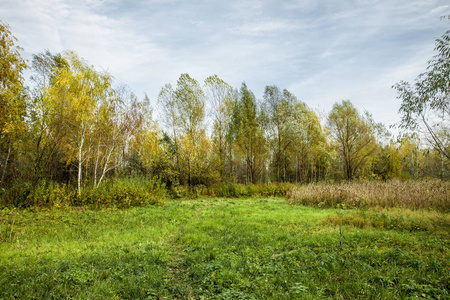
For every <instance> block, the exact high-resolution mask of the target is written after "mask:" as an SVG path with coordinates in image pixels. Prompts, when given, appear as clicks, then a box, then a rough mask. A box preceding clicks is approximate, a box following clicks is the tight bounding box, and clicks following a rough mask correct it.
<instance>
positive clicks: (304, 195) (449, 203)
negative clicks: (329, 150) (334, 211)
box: [286, 180, 450, 212]
mask: <svg viewBox="0 0 450 300" xmlns="http://www.w3.org/2000/svg"><path fill="white" fill-rule="evenodd" d="M286 197H287V201H288V203H289V204H298V205H307V206H317V207H334V208H356V207H380V208H387V207H401V208H409V209H432V210H437V211H442V212H448V211H449V209H450V182H446V181H440V180H426V181H405V182H402V181H397V180H396V181H389V182H378V181H371V182H349V183H341V184H323V183H319V184H310V185H307V186H302V187H296V188H293V189H291V190H290V191H289V192H288V193H287V195H286Z"/></svg>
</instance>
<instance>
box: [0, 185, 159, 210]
mask: <svg viewBox="0 0 450 300" xmlns="http://www.w3.org/2000/svg"><path fill="white" fill-rule="evenodd" d="M165 199H167V191H166V189H165V186H164V184H163V183H161V182H160V181H159V180H158V179H148V178H117V179H113V180H110V181H106V182H104V183H102V184H101V185H100V186H99V187H98V188H95V187H93V186H92V185H87V186H84V187H83V188H82V191H81V195H79V194H78V192H77V189H76V187H74V186H72V185H67V184H63V183H57V182H47V181H41V182H39V183H38V184H37V185H36V186H31V185H30V184H27V183H17V184H15V185H13V186H12V187H11V188H8V189H5V188H3V189H0V207H18V208H26V207H47V208H52V207H54V208H61V207H68V206H85V207H88V208H102V207H119V208H128V207H132V206H146V205H161V204H163V203H164V201H165Z"/></svg>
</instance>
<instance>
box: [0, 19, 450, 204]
mask: <svg viewBox="0 0 450 300" xmlns="http://www.w3.org/2000/svg"><path fill="white" fill-rule="evenodd" d="M0 37H1V44H0V47H1V58H0V64H1V77H0V81H1V85H0V186H1V191H0V198H1V200H0V201H1V205H2V206H18V207H21V206H30V205H31V206H32V205H45V204H46V203H47V204H48V205H56V204H57V202H54V201H56V200H55V199H56V198H58V193H61V194H67V195H70V196H67V197H68V198H70V201H69V200H68V201H69V202H70V203H71V204H77V205H78V204H82V203H84V202H83V201H87V202H89V201H91V202H92V201H100V200H92V199H93V198H95V197H97V198H98V195H99V194H102V193H108V191H109V192H110V193H115V194H117V193H118V192H119V191H121V190H123V191H125V190H126V191H128V192H125V194H126V193H131V192H133V190H136V191H137V190H139V191H141V192H142V193H144V191H145V190H149V189H150V190H153V191H160V192H161V193H163V194H164V193H165V192H166V191H169V192H172V193H174V194H175V195H176V194H177V193H178V194H179V193H180V191H185V192H186V193H188V194H189V193H190V192H192V191H197V192H198V191H200V192H201V193H206V194H208V193H212V194H214V195H216V194H217V193H215V192H214V191H217V190H220V189H224V188H226V189H236V188H237V187H239V186H240V187H242V185H245V186H255V185H264V186H266V187H267V186H269V185H272V186H274V188H277V187H281V188H280V189H284V188H283V185H284V184H289V183H296V184H297V183H300V184H305V183H317V182H327V183H333V182H342V181H354V180H356V181H372V180H375V181H376V180H382V181H386V180H390V179H400V180H408V179H423V178H439V179H443V180H448V179H449V177H450V173H449V166H450V165H449V145H450V135H449V129H450V127H449V89H450V76H449V74H450V45H449V39H450V32H446V33H445V34H444V35H443V36H442V37H441V38H439V39H437V40H436V46H435V52H436V55H435V56H434V57H433V58H431V60H430V61H429V63H428V68H427V70H425V73H423V74H421V75H419V76H418V77H417V79H416V81H415V82H414V83H412V84H410V83H408V82H399V83H397V84H395V85H394V86H393V88H394V89H395V90H397V93H398V99H399V100H398V101H399V103H401V107H400V110H399V114H400V115H401V117H402V121H401V123H399V124H397V129H398V132H399V134H397V135H396V136H393V135H392V134H391V133H390V132H389V128H386V126H385V125H384V124H382V123H377V122H376V121H375V120H374V119H373V117H372V116H371V114H370V112H367V111H359V110H358V109H357V108H356V107H355V106H354V105H353V104H352V102H351V100H342V101H341V102H338V103H335V104H334V106H333V107H331V108H330V111H329V112H328V114H323V113H319V112H317V111H315V110H313V109H311V108H310V107H309V106H308V105H307V103H305V102H303V101H301V100H299V99H298V98H297V97H296V96H295V95H293V94H292V93H291V92H289V91H288V90H286V89H282V88H280V87H278V86H275V85H268V86H266V88H265V90H264V94H263V97H262V99H257V98H256V97H255V95H254V93H253V92H252V91H251V89H250V87H248V86H247V85H246V83H245V82H243V83H242V85H241V86H240V87H238V88H235V87H232V86H230V85H229V84H227V83H226V82H225V81H223V80H222V79H221V78H220V77H218V76H217V75H212V76H210V77H208V78H206V79H205V80H204V81H198V80H196V79H194V78H192V77H191V76H189V74H187V73H185V74H181V75H180V77H179V78H178V81H177V83H176V86H172V85H170V84H166V85H165V86H164V87H162V88H161V91H160V93H159V96H158V99H154V100H155V101H154V102H155V103H157V105H156V106H155V107H151V105H150V99H148V97H147V96H145V97H144V98H143V99H139V98H138V97H137V96H136V95H135V94H134V93H133V92H132V91H131V90H130V89H129V88H128V87H127V86H125V85H123V84H122V85H121V84H116V83H115V80H114V78H113V76H112V75H111V74H108V73H107V72H104V71H99V70H98V69H96V68H95V67H94V66H91V65H89V63H88V62H86V61H85V60H83V59H82V58H80V57H79V56H78V55H77V54H76V53H75V52H71V51H66V52H63V53H51V52H50V51H48V50H45V51H43V52H41V53H37V54H34V55H33V58H32V61H25V59H24V58H23V57H22V55H21V53H22V52H23V49H22V48H21V47H20V46H19V44H18V41H17V39H16V38H15V37H14V35H13V33H12V32H11V28H10V27H9V26H8V25H7V24H6V23H0ZM25 70H30V71H31V72H32V76H31V78H30V79H29V80H28V81H27V80H26V79H25V78H24V71H25ZM27 82H28V83H27ZM156 113H157V114H158V116H159V117H158V118H156V117H155V114H156ZM144 186H146V187H144ZM177 191H178V192H177ZM137 193H138V194H139V192H137ZM152 193H153V192H151V193H150V194H152ZM52 195H53V196H52ZM94 195H96V196H94ZM149 196H150V195H148V194H146V195H143V197H144V198H146V197H147V198H148V197H149ZM40 197H41V198H42V197H44V198H47V199H46V200H45V201H43V200H40ZM52 197H53V198H52ZM55 197H56V198H55ZM124 197H126V196H124ZM50 198H51V199H50ZM63 198H64V197H63ZM133 198H136V197H133ZM137 198H139V197H137ZM52 199H53V200H52ZM77 199H78V200H77ZM80 199H82V200H80ZM89 199H91V200H89ZM42 201H43V202H42ZM52 201H53V202H52ZM58 201H59V200H58ZM60 201H62V202H65V201H66V200H64V199H63V200H60ZM105 201H106V200H105ZM130 201H131V200H130ZM133 201H134V200H133ZM139 203H140V202H139V201H137V202H136V204H139Z"/></svg>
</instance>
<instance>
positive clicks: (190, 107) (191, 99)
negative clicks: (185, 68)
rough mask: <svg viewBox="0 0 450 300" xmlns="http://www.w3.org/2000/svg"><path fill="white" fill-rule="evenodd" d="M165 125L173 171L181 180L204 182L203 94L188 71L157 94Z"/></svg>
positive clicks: (206, 157) (206, 164) (206, 159)
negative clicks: (171, 143)
mask: <svg viewBox="0 0 450 300" xmlns="http://www.w3.org/2000/svg"><path fill="white" fill-rule="evenodd" d="M158 99H159V103H160V105H161V106H162V111H163V112H164V118H165V124H166V126H167V127H168V129H169V131H171V132H172V134H171V138H172V139H173V141H174V145H175V156H176V170H177V172H178V173H179V174H180V179H181V182H182V183H186V184H188V185H189V186H192V185H194V184H198V183H205V182H206V181H207V180H208V178H209V177H210V175H211V172H212V171H215V170H211V169H210V168H209V166H210V163H211V157H210V153H209V150H210V143H209V141H208V140H207V137H206V131H205V130H206V126H205V94H204V92H203V90H202V88H201V86H200V85H199V83H198V82H197V80H195V79H193V78H191V77H190V76H189V75H188V74H181V76H180V78H179V79H178V81H177V88H176V89H175V90H173V88H172V87H171V86H170V85H166V86H165V87H164V88H163V89H162V90H161V92H160V94H159V98H158Z"/></svg>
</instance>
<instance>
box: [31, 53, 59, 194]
mask: <svg viewBox="0 0 450 300" xmlns="http://www.w3.org/2000/svg"><path fill="white" fill-rule="evenodd" d="M66 67H68V63H67V61H66V60H65V59H64V58H63V57H62V55H61V54H55V55H54V54H52V53H50V51H48V50H47V51H45V52H42V53H39V54H35V55H33V60H32V70H33V75H32V77H31V79H32V80H33V82H34V88H33V89H32V98H31V103H30V106H29V108H28V112H29V113H28V114H29V120H28V126H29V132H28V145H27V153H28V161H29V165H28V168H30V169H31V170H32V172H30V173H32V174H31V177H32V178H31V180H32V183H33V185H35V184H37V183H38V182H39V180H41V179H44V178H46V179H48V180H52V179H59V180H61V178H60V177H61V176H62V173H63V172H62V171H63V168H64V163H63V155H64V153H63V148H64V144H65V143H66V142H67V140H66V136H67V132H65V126H64V122H65V120H64V110H63V109H58V105H59V104H58V103H57V102H52V101H50V100H51V99H50V98H49V97H47V95H46V93H47V92H48V90H49V88H50V86H51V85H52V82H53V80H54V78H55V77H56V76H57V74H58V73H59V71H60V70H62V69H63V68H66Z"/></svg>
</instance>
